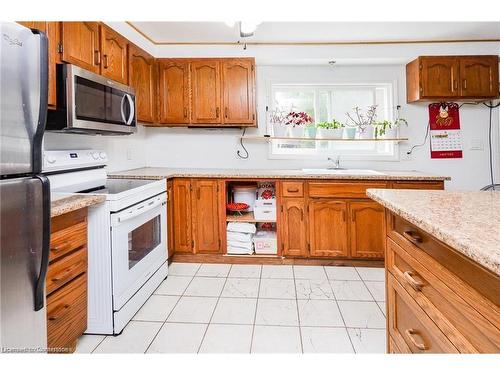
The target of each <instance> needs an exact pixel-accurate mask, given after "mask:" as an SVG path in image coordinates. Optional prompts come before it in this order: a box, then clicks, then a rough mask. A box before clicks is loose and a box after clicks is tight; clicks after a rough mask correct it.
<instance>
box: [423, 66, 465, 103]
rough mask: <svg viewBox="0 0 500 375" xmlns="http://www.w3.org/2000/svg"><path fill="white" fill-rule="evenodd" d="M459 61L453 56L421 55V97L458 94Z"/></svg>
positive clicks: (442, 96)
mask: <svg viewBox="0 0 500 375" xmlns="http://www.w3.org/2000/svg"><path fill="white" fill-rule="evenodd" d="M458 68H459V62H458V60H457V58H455V57H441V56H436V57H422V58H421V61H420V69H421V73H422V81H421V87H420V89H421V90H422V97H437V98H450V97H455V96H460V90H459V88H458V79H459V76H458Z"/></svg>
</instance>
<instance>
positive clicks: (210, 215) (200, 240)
mask: <svg viewBox="0 0 500 375" xmlns="http://www.w3.org/2000/svg"><path fill="white" fill-rule="evenodd" d="M192 184H193V185H192V186H193V190H192V202H193V215H192V222H193V237H194V252H195V253H220V252H221V251H222V248H221V240H220V231H219V225H220V222H219V221H220V217H219V194H218V191H219V189H218V185H219V184H218V181H217V180H207V179H195V180H193V182H192Z"/></svg>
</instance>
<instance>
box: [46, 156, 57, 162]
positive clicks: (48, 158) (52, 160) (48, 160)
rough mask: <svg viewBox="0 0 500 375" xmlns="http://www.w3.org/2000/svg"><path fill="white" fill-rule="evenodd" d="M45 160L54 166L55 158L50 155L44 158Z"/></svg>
mask: <svg viewBox="0 0 500 375" xmlns="http://www.w3.org/2000/svg"><path fill="white" fill-rule="evenodd" d="M45 160H47V163H50V164H54V163H55V162H56V158H55V157H54V156H52V155H47V156H45Z"/></svg>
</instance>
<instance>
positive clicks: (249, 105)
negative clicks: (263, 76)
mask: <svg viewBox="0 0 500 375" xmlns="http://www.w3.org/2000/svg"><path fill="white" fill-rule="evenodd" d="M222 95H223V101H224V116H223V122H224V124H249V125H253V124H255V109H254V98H253V97H254V62H253V59H224V60H222Z"/></svg>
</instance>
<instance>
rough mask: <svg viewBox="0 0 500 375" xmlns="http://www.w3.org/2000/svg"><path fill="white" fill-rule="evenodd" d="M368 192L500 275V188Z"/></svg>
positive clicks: (386, 205) (399, 213)
mask: <svg viewBox="0 0 500 375" xmlns="http://www.w3.org/2000/svg"><path fill="white" fill-rule="evenodd" d="M366 192H367V195H368V196H369V197H370V198H372V199H373V200H375V201H377V202H379V203H380V204H382V205H383V206H385V207H387V208H388V209H389V210H391V211H393V212H394V213H395V214H397V215H399V216H401V217H402V218H404V219H406V220H408V221H409V222H410V223H412V224H414V225H416V226H418V227H419V228H421V229H422V230H423V231H425V232H427V233H429V234H431V235H433V236H434V237H436V238H437V239H439V240H441V241H443V242H444V243H445V244H447V245H449V246H450V247H452V248H454V249H455V250H457V251H459V252H461V253H462V254H464V255H466V256H467V257H469V258H471V259H472V260H474V261H476V262H477V263H479V264H481V265H482V266H484V267H485V268H487V269H489V270H491V271H493V272H495V273H496V274H497V275H500V191H467V192H452V191H430V190H400V189H395V190H389V189H368V190H367V191H366Z"/></svg>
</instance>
